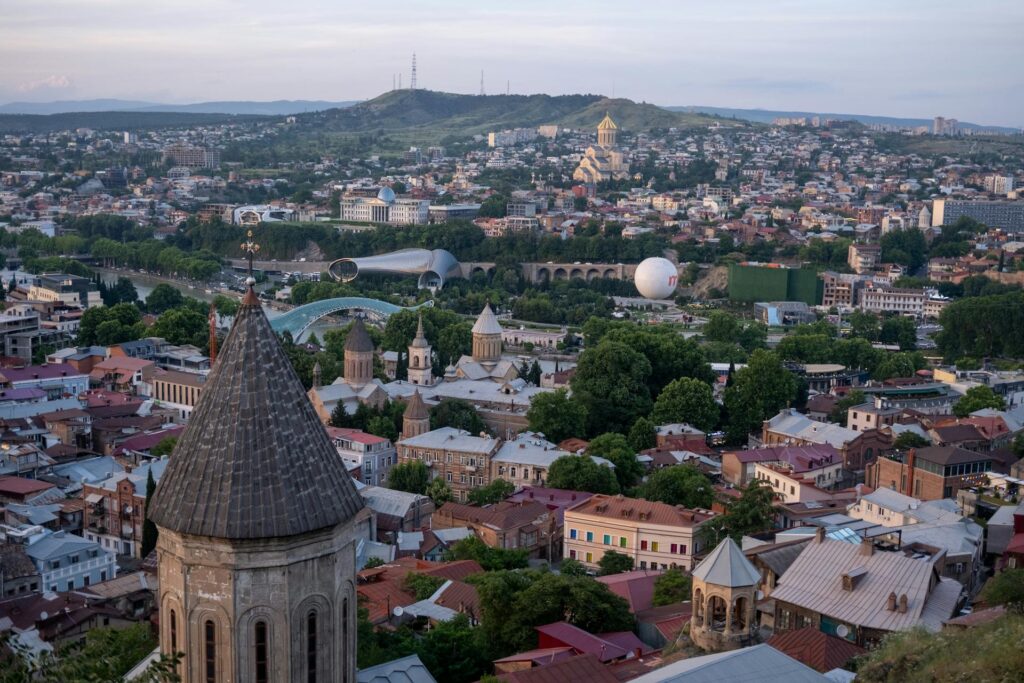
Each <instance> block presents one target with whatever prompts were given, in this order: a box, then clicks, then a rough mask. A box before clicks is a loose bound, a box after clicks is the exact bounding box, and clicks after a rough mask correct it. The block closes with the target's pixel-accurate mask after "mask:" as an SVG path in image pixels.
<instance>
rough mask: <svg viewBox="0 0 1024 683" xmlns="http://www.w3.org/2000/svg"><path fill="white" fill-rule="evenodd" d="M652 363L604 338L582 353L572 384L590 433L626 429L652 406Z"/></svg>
mask: <svg viewBox="0 0 1024 683" xmlns="http://www.w3.org/2000/svg"><path fill="white" fill-rule="evenodd" d="M650 374H651V363H650V361H648V360H647V358H646V357H645V356H644V355H643V354H641V353H639V352H638V351H635V350H634V349H632V348H630V347H628V346H626V345H625V344H622V343H619V342H613V341H612V342H610V341H603V342H601V344H599V345H598V346H597V348H594V349H587V350H586V351H584V352H583V353H582V354H581V355H580V360H579V364H578V365H577V366H576V374H575V375H573V377H572V380H570V384H571V386H572V391H573V397H574V399H575V400H576V401H579V403H580V404H581V405H582V406H583V407H584V409H585V410H586V413H587V433H588V434H598V433H602V432H606V431H614V432H623V431H625V430H626V429H628V428H629V427H630V425H632V424H633V423H634V422H635V421H636V419H637V418H638V417H640V416H641V415H646V414H647V413H648V412H650V409H651V394H650V388H649V387H648V386H647V379H648V377H650Z"/></svg>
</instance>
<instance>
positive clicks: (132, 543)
mask: <svg viewBox="0 0 1024 683" xmlns="http://www.w3.org/2000/svg"><path fill="white" fill-rule="evenodd" d="M166 468H167V459H166V458H161V459H159V460H151V461H149V462H146V463H144V464H142V465H140V466H138V467H136V468H134V469H126V470H124V471H121V472H115V473H113V474H111V475H110V476H109V477H107V478H105V479H101V480H99V481H97V482H93V483H83V484H82V498H83V499H84V500H85V503H86V505H85V519H84V522H83V531H82V533H83V535H84V536H85V538H87V539H89V540H91V541H95V542H96V543H98V544H99V545H100V546H102V547H103V548H104V549H106V550H109V551H111V552H113V553H117V554H118V555H129V556H133V557H138V558H140V559H141V558H142V525H143V522H144V521H145V519H146V482H147V481H148V480H149V475H150V473H152V474H153V481H155V482H159V481H160V477H161V476H162V475H163V473H164V470H165V469H166Z"/></svg>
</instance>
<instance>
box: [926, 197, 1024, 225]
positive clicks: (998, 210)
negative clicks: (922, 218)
mask: <svg viewBox="0 0 1024 683" xmlns="http://www.w3.org/2000/svg"><path fill="white" fill-rule="evenodd" d="M961 216H965V217H967V218H971V219H973V220H976V221H978V222H979V223H982V224H983V225H986V226H988V227H989V228H998V229H1001V230H1005V231H1006V232H1011V233H1017V232H1022V231H1024V201H1020V200H1018V201H969V200H960V199H936V200H934V201H933V202H932V225H933V226H935V227H938V226H942V225H953V224H954V223H956V222H957V221H958V220H960V217H961Z"/></svg>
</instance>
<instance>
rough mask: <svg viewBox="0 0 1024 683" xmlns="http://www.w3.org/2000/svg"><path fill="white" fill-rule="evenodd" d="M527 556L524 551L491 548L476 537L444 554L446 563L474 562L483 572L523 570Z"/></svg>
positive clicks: (460, 541)
mask: <svg viewBox="0 0 1024 683" xmlns="http://www.w3.org/2000/svg"><path fill="white" fill-rule="evenodd" d="M528 558H529V554H528V552H527V551H526V550H524V549H521V548H519V549H511V548H492V547H490V546H489V545H487V544H486V543H484V542H483V541H481V540H480V539H479V538H477V537H476V536H468V537H466V538H463V539H461V540H459V541H456V543H455V545H453V546H452V547H451V549H450V550H449V551H448V552H447V553H446V554H445V559H446V560H448V561H454V560H475V561H476V562H477V563H478V564H479V565H480V566H481V567H483V568H484V571H489V572H491V571H501V570H503V569H523V568H524V567H526V566H527V564H528Z"/></svg>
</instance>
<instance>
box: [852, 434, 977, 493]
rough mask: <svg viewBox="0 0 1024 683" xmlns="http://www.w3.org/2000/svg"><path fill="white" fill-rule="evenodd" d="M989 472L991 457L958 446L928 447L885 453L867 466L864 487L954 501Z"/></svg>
mask: <svg viewBox="0 0 1024 683" xmlns="http://www.w3.org/2000/svg"><path fill="white" fill-rule="evenodd" d="M991 469H992V455H991V454H989V453H976V452H973V451H968V450H966V449H963V448H960V447H958V446H929V447H927V448H911V449H910V450H908V451H905V452H904V451H893V452H890V453H885V454H884V455H882V456H881V457H879V458H878V459H877V460H875V462H874V463H873V464H871V465H869V466H868V470H867V477H866V480H867V484H868V485H869V486H871V487H873V488H875V489H878V488H889V489H892V490H893V491H896V492H898V493H902V494H904V495H907V496H913V497H914V498H918V499H920V500H938V499H941V498H956V494H957V491H959V490H960V489H961V488H969V487H971V486H976V485H978V484H979V483H980V482H981V481H982V480H983V479H984V476H985V472H988V471H989V470H991Z"/></svg>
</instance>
